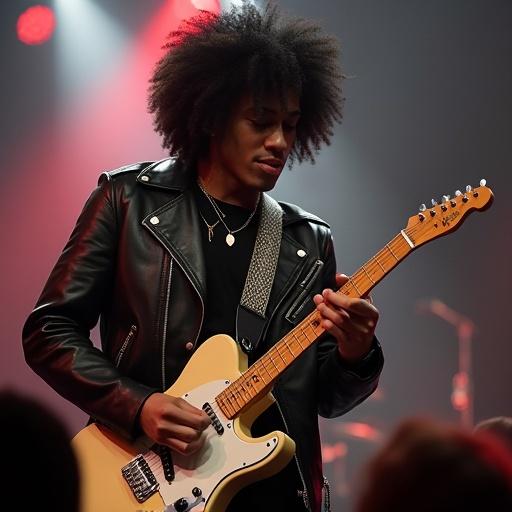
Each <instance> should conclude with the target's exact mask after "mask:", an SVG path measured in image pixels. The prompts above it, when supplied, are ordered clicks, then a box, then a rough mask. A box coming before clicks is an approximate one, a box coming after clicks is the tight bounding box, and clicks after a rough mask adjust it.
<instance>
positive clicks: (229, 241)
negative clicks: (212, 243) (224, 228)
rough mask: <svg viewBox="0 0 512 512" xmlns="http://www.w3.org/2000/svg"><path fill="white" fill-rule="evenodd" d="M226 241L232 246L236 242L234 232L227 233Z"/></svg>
mask: <svg viewBox="0 0 512 512" xmlns="http://www.w3.org/2000/svg"><path fill="white" fill-rule="evenodd" d="M226 243H227V244H228V245H229V247H231V246H232V245H233V244H234V243H235V237H234V236H233V234H232V233H228V234H227V235H226Z"/></svg>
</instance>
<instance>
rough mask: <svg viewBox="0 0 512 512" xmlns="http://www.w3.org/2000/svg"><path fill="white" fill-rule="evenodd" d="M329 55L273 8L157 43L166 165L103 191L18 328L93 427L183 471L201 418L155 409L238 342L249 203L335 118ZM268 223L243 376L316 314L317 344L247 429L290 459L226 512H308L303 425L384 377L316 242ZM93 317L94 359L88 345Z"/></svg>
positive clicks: (371, 323) (303, 232) (305, 219)
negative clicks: (196, 364) (169, 456)
mask: <svg viewBox="0 0 512 512" xmlns="http://www.w3.org/2000/svg"><path fill="white" fill-rule="evenodd" d="M337 56H338V53H337V47H336V43H335V41H334V40H333V39H332V38H330V37H327V36H325V35H323V34H322V33H321V31H320V29H319V28H318V27H317V26H315V25H312V24H310V23H309V22H306V21H303V20H302V21H301V20H291V21H290V20H283V19H282V18H281V17H280V16H279V14H278V12H277V10H276V9H275V8H268V9H266V10H265V12H264V13H263V14H262V13H260V12H259V11H258V10H257V9H256V8H255V7H252V6H248V5H244V6H243V7H241V8H239V9H235V8H233V9H232V10H231V11H230V12H229V13H224V14H221V15H220V16H218V17H216V16H213V15H212V16H210V15H207V14H202V15H200V16H198V17H197V18H195V19H193V20H189V21H188V22H187V24H186V25H185V26H184V27H183V28H182V29H181V30H180V31H178V32H176V33H174V34H172V35H171V39H170V42H169V43H168V45H167V53H166V55H165V56H164V57H163V59H162V60H161V61H160V62H159V63H158V65H157V67H156V70H155V72H154V76H153V78H152V86H151V90H150V100H149V106H150V111H151V112H152V113H153V114H154V116H155V127H156V130H157V132H158V133H160V134H161V135H162V138H163V145H164V147H166V148H168V149H169V152H170V154H171V156H172V158H170V159H166V160H163V161H160V162H145V163H139V164H136V165H132V166H127V167H124V168H121V169H119V170H117V171H114V172H110V173H105V174H104V175H103V176H102V177H101V178H100V182H99V187H98V188H97V189H96V190H95V191H94V192H93V194H92V196H91V198H90V199H89V201H88V203H87V204H86V206H85V208H84V210H83V212H82V214H81V216H80V217H79V219H78V222H77V226H76V228H75V230H74V232H73V234H72V236H71V239H70V241H69V243H68V245H67V246H66V248H65V250H64V252H63V254H62V256H61V258H60V259H59V261H58V263H57V265H56V267H55V269H54V270H53V272H52V274H51V276H50V278H49V281H48V283H47V285H46V287H45V289H44V291H43V294H42V296H41V298H40V300H39V302H38V304H37V307H36V308H35V310H34V312H33V313H32V314H31V316H30V317H29V319H28V320H27V323H26V326H25V329H24V347H25V353H26V357H27V360H28V362H29V364H30V365H31V366H32V367H33V368H34V370H35V371H36V372H38V373H39V374H40V375H41V376H42V377H43V378H44V379H45V380H46V381H47V382H48V383H50V385H52V386H53V387H54V388H55V389H56V390H57V391H58V392H59V393H61V394H62V395H63V396H64V397H66V398H68V399H69V400H71V401H72V402H74V403H75V404H77V405H78V406H79V407H81V408H82V409H83V410H84V411H86V412H87V413H89V414H90V415H91V417H92V418H93V419H94V420H96V421H98V422H101V423H103V424H105V425H107V426H109V427H111V428H112V429H114V430H115V431H117V432H118V433H122V434H124V435H125V436H128V437H130V438H133V437H135V436H137V435H138V434H141V433H145V434H146V435H147V436H148V437H149V438H150V439H152V440H154V441H156V442H158V443H160V444H163V445H167V446H169V447H170V448H171V449H173V450H175V451H177V452H180V453H182V454H192V453H194V452H196V451H197V450H199V449H200V448H201V447H202V445H203V443H204V435H202V432H203V431H204V430H205V429H206V428H207V427H208V425H209V419H208V417H207V416H206V414H205V413H204V412H203V411H202V410H199V409H197V408H195V407H193V406H192V405H191V404H189V403H188V402H187V401H185V400H184V399H183V398H180V397H170V396H168V395H165V394H163V393H162V392H163V391H164V390H166V389H168V388H169V387H170V386H171V385H172V383H173V382H174V381H175V380H176V379H177V378H178V376H179V375H180V373H181V371H182V370H183V368H184V367H185V365H186V363H187V361H188V360H189V359H190V357H191V356H192V354H193V352H194V351H195V350H196V349H197V348H198V346H199V345H200V344H201V343H202V342H203V341H205V340H206V339H207V338H209V337H210V336H212V335H214V334H217V333H225V334H229V335H231V336H232V337H234V338H235V337H236V334H237V329H239V328H240V323H241V322H242V320H240V319H239V318H237V310H238V309H239V304H240V300H241V296H242V293H243V291H244V283H245V280H246V276H247V273H248V269H249V268H250V267H249V264H250V261H251V256H252V253H253V249H254V247H255V243H256V242H255V241H256V239H257V233H258V226H259V224H260V221H261V218H262V216H263V215H264V207H263V206H262V204H263V199H262V198H263V197H265V196H263V195H262V194H263V193H264V192H266V191H269V190H271V189H272V188H273V187H274V185H275V183H276V181H277V179H278V177H279V175H280V173H281V171H282V170H283V167H284V165H285V163H286V162H287V160H288V161H290V162H293V161H294V160H298V161H299V162H300V161H303V160H306V159H309V160H313V154H314V152H315V151H316V150H317V149H318V148H319V146H320V144H321V143H322V142H326V143H327V142H328V141H329V136H330V135H331V128H332V124H333V122H334V121H335V120H339V119H340V118H341V95H340V88H339V81H340V79H341V75H340V72H339V70H338V68H337ZM279 211H280V212H281V213H282V223H281V224H280V225H281V226H282V235H281V236H280V240H279V242H280V246H279V253H278V255H279V257H278V259H277V258H276V260H277V261H276V269H275V275H274V279H273V284H272V289H271V292H270V297H269V299H268V305H267V307H266V311H265V314H264V315H262V316H263V317H264V318H265V324H264V325H263V327H262V333H263V334H262V336H259V337H257V338H258V339H255V340H252V344H251V345H250V346H245V347H244V350H246V351H247V352H248V355H249V362H250V363H252V362H254V361H255V360H257V359H258V358H259V357H260V356H261V355H262V354H264V353H265V352H266V351H267V350H268V349H269V348H270V347H272V345H274V344H275V343H276V342H277V341H278V340H279V339H280V338H281V337H282V336H284V335H285V334H286V333H287V332H288V331H289V330H290V329H291V328H292V327H294V325H296V324H297V323H298V322H299V321H300V320H301V319H303V318H304V317H305V316H306V314H307V313H309V312H311V311H312V310H313V309H314V307H315V305H316V308H317V309H318V312H319V313H320V315H321V317H322V327H323V328H324V329H325V330H326V331H328V335H324V336H323V337H322V338H321V340H320V341H319V342H318V343H316V344H314V345H313V346H312V347H311V348H309V349H308V350H307V351H306V352H305V353H304V354H303V355H302V356H301V357H300V358H298V360H297V361H295V362H294V364H292V366H291V367H290V368H289V369H288V370H287V371H286V372H285V373H284V374H283V375H282V376H281V378H280V379H279V380H278V382H277V383H276V385H275V388H274V391H273V392H274V395H275V397H276V399H277V404H276V405H275V406H272V407H270V408H269V409H268V410H267V411H265V412H264V413H263V414H262V415H261V416H260V417H259V418H258V419H257V420H256V422H255V424H254V425H253V429H252V432H253V435H261V434H263V433H266V432H269V431H271V430H276V429H278V430H284V431H287V432H288V434H289V435H290V437H291V438H292V439H294V441H295V442H296V445H297V448H296V457H295V458H293V459H292V460H291V462H290V463H289V464H288V466H287V467H286V468H285V469H284V470H283V471H281V472H280V473H279V474H277V475H276V476H274V477H272V478H269V479H266V480H264V481H262V482H259V483H256V484H253V485H251V486H249V487H247V488H246V489H244V490H242V491H241V492H239V493H238V495H237V496H236V497H235V498H234V499H233V501H232V502H231V504H230V506H229V510H244V511H249V510H268V509H269V508H270V509H272V510H287V511H288V510H306V509H308V510H312V511H317V510H319V508H320V503H321V498H322V487H323V485H324V479H323V477H322V470H321V454H320V440H319V434H318V422H317V414H318V413H320V414H322V415H323V416H328V417H333V416H338V415H340V414H343V413H344V412H346V411H348V410H349V409H351V408H352V407H354V406H355V405H356V404H358V403H359V402H361V401H362V400H363V399H364V398H365V397H367V396H368V395H369V394H370V393H371V392H373V390H374V389H375V387H376V385H377V380H378V376H379V373H380V371H381V368H382V353H381V350H380V347H379V345H378V343H377V341H376V340H375V338H374V330H375V325H376V323H377V319H378V312H377V310H376V309H375V307H374V306H373V305H371V304H370V303H369V302H368V301H366V300H363V299H350V298H348V297H346V296H343V295H338V294H335V293H334V292H333V291H332V288H334V287H339V286H341V285H342V284H343V283H344V282H345V281H346V279H347V278H346V276H343V275H338V276H336V273H335V265H336V264H335V258H334V253H333V244H332V239H331V235H330V230H329V226H328V225H327V224H326V223H325V222H324V221H322V220H321V219H319V218H317V217H315V216H313V215H311V214H309V213H307V212H305V211H303V210H301V209H300V208H298V207H296V206H293V205H289V204H285V203H281V204H280V206H279ZM313 296H314V302H313ZM98 317H100V319H101V338H102V349H103V351H100V350H97V349H95V348H94V347H93V346H92V344H91V342H90V340H89V331H90V329H91V328H92V327H93V326H94V325H95V324H96V322H97V320H98ZM238 341H239V342H241V341H243V340H238ZM212 364H214V361H212ZM270 497H271V501H270V502H269V499H270Z"/></svg>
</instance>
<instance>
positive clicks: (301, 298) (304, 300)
mask: <svg viewBox="0 0 512 512" xmlns="http://www.w3.org/2000/svg"><path fill="white" fill-rule="evenodd" d="M323 266H324V262H323V261H322V260H316V261H315V262H314V263H313V265H312V266H311V268H310V269H309V270H308V272H307V274H306V277H305V278H304V279H303V280H302V281H301V282H300V284H299V290H300V292H299V295H298V296H297V297H296V298H295V300H294V301H293V302H292V305H291V306H290V308H289V309H288V311H287V312H286V315H285V318H286V320H288V321H289V322H291V323H295V321H296V320H297V317H298V316H299V315H300V313H301V311H302V310H303V308H304V306H305V305H306V304H308V303H309V302H310V301H311V297H310V296H309V293H310V291H311V289H312V288H313V284H314V283H315V280H316V278H317V277H318V275H319V274H320V271H321V270H322V267H323Z"/></svg>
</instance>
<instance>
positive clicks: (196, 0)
mask: <svg viewBox="0 0 512 512" xmlns="http://www.w3.org/2000/svg"><path fill="white" fill-rule="evenodd" d="M192 5H193V6H194V7H195V8H196V9H200V10H201V11H210V12H219V11H220V4H219V0H192Z"/></svg>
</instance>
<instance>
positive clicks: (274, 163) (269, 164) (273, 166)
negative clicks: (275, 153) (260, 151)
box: [256, 158, 284, 174]
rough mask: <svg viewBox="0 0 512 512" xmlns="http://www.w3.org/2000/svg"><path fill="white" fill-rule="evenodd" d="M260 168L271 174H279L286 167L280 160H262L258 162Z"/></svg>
mask: <svg viewBox="0 0 512 512" xmlns="http://www.w3.org/2000/svg"><path fill="white" fill-rule="evenodd" d="M256 163H257V164H258V167H259V168H260V169H262V170H263V171H265V172H268V173H270V174H278V173H280V172H281V169H282V168H283V166H284V162H283V161H282V160H281V159H280V158H260V159H258V160H256Z"/></svg>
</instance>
